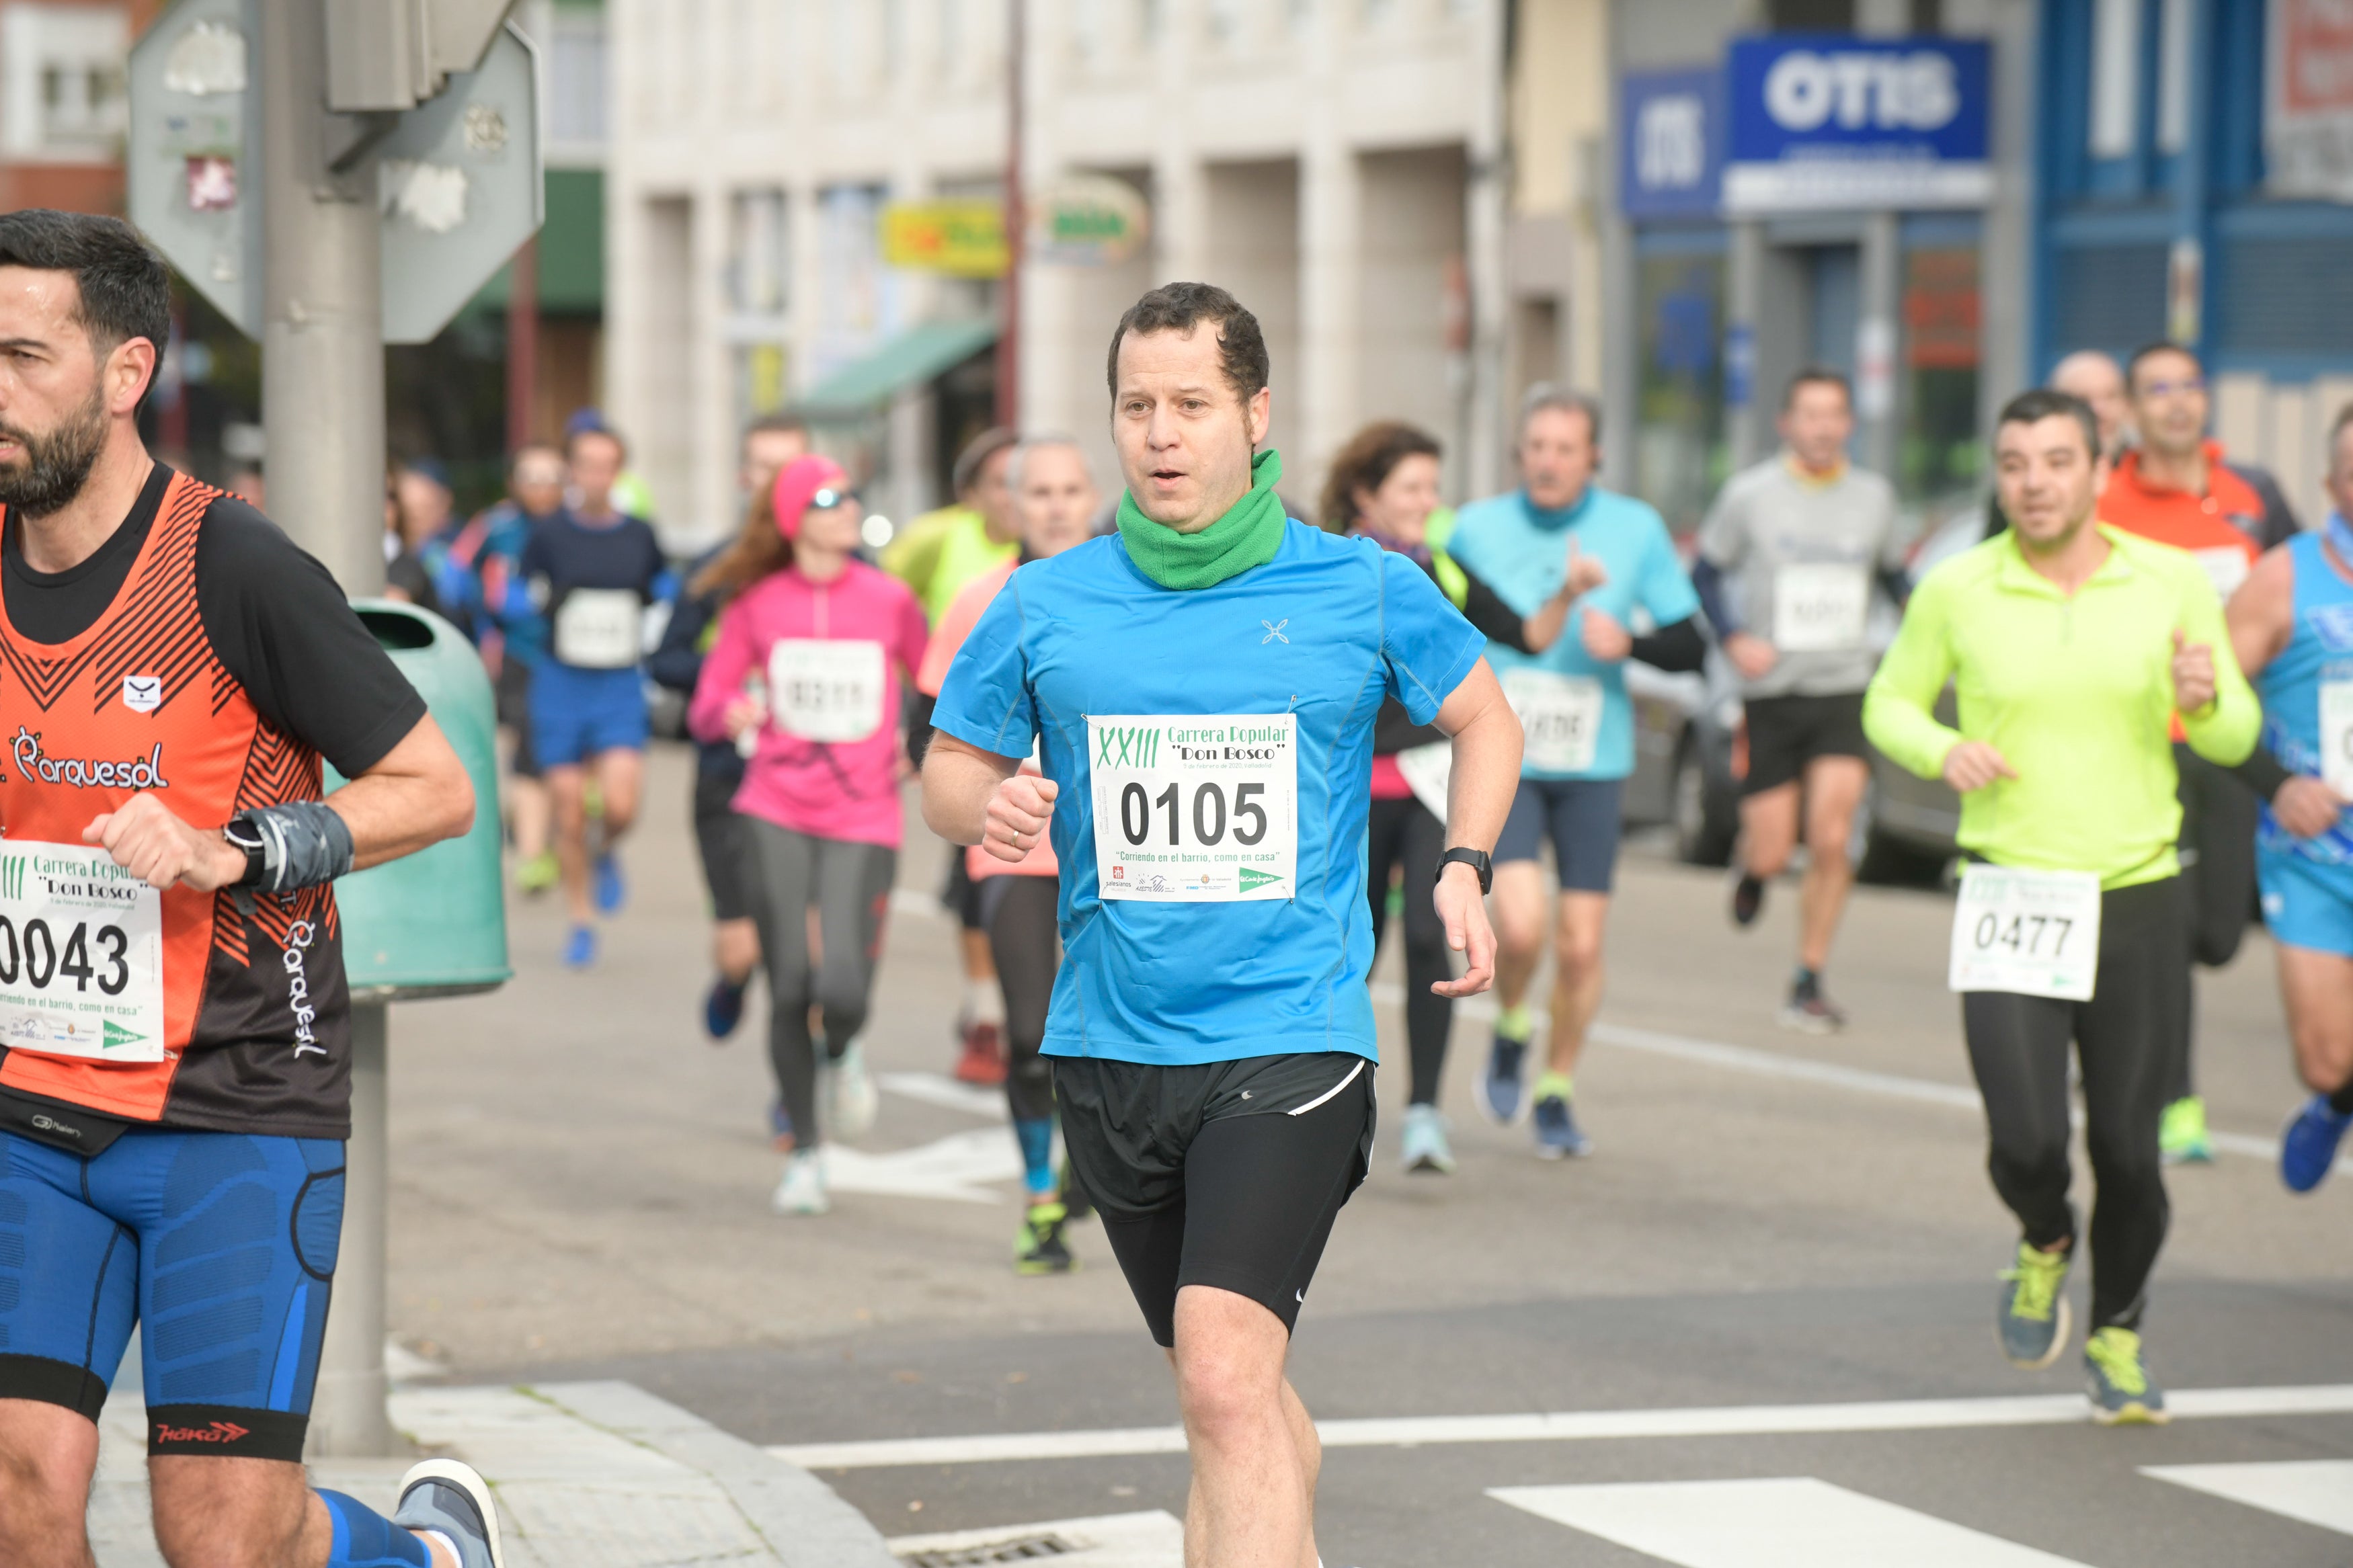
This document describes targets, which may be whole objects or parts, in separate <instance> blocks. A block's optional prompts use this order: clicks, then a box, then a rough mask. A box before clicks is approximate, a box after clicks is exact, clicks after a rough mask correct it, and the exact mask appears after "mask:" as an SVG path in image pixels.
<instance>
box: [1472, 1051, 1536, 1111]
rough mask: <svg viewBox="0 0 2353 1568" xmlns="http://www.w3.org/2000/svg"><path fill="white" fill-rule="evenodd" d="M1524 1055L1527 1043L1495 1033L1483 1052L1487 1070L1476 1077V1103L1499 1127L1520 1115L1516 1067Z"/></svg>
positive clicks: (1519, 1083)
mask: <svg viewBox="0 0 2353 1568" xmlns="http://www.w3.org/2000/svg"><path fill="white" fill-rule="evenodd" d="M1527 1058H1528V1043H1527V1041H1525V1040H1514V1039H1513V1038H1512V1037H1509V1036H1507V1035H1497V1036H1496V1037H1495V1043H1494V1045H1493V1047H1491V1048H1490V1049H1489V1050H1488V1052H1487V1070H1486V1072H1485V1073H1483V1074H1482V1075H1481V1077H1480V1079H1479V1103H1480V1104H1481V1105H1482V1106H1484V1107H1485V1108H1486V1111H1487V1114H1488V1116H1489V1117H1491V1118H1492V1119H1493V1121H1494V1122H1495V1124H1496V1125H1497V1126H1499V1127H1509V1126H1510V1125H1511V1124H1512V1123H1513V1122H1514V1121H1517V1120H1519V1115H1520V1092H1521V1088H1522V1085H1521V1081H1520V1069H1521V1068H1522V1067H1523V1066H1524V1065H1525V1063H1526V1061H1527Z"/></svg>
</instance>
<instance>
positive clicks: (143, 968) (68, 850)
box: [0, 842, 164, 1062]
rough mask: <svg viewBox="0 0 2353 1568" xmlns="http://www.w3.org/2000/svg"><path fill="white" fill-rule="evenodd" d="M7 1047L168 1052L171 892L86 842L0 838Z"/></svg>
mask: <svg viewBox="0 0 2353 1568" xmlns="http://www.w3.org/2000/svg"><path fill="white" fill-rule="evenodd" d="M0 1046H5V1047H8V1048H9V1049H10V1050H12V1051H32V1052H35V1053H37V1054H39V1055H42V1056H52V1057H84V1058H89V1059H90V1060H92V1061H102V1062H160V1061H162V1060H163V1059H164V895H163V894H162V893H160V892H158V891H157V890H156V889H153V888H151V887H149V886H148V885H147V884H146V883H144V882H142V881H141V880H139V879H137V878H136V877H133V876H132V874H131V873H130V872H128V871H126V870H124V869H123V868H121V867H120V866H118V865H116V864H115V863H114V858H113V857H112V856H111V855H109V854H108V853H107V852H106V851H105V850H103V849H96V848H84V847H80V846H79V845H66V844H36V843H29V842H27V843H0Z"/></svg>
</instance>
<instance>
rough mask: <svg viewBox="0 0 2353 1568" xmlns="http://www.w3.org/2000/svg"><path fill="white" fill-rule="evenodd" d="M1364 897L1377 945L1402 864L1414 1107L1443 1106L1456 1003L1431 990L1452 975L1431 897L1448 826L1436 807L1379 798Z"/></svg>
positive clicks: (1369, 841)
mask: <svg viewBox="0 0 2353 1568" xmlns="http://www.w3.org/2000/svg"><path fill="white" fill-rule="evenodd" d="M1366 840H1367V852H1366V857H1365V894H1366V898H1368V899H1370V900H1372V905H1373V946H1374V948H1375V949H1376V950H1377V949H1378V948H1379V947H1380V944H1381V932H1382V931H1383V929H1384V928H1385V927H1387V925H1388V916H1389V874H1390V872H1391V870H1392V869H1394V868H1398V867H1399V866H1402V867H1403V868H1404V884H1405V1037H1406V1044H1407V1046H1408V1047H1409V1048H1410V1050H1411V1051H1412V1054H1413V1099H1412V1100H1411V1102H1410V1103H1412V1104H1415V1105H1436V1104H1437V1103H1438V1080H1439V1079H1440V1077H1442V1076H1443V1075H1444V1074H1445V1071H1446V1036H1447V1032H1448V1030H1449V1029H1451V1027H1452V1026H1453V1023H1454V1004H1453V1003H1452V1002H1451V1001H1449V1000H1448V999H1447V998H1445V997H1443V996H1439V995H1434V994H1431V992H1430V987H1431V986H1432V985H1435V984H1439V983H1440V982H1441V981H1447V980H1451V979H1453V978H1454V971H1453V969H1452V967H1451V965H1449V964H1448V963H1447V961H1446V922H1445V921H1441V920H1440V919H1439V918H1438V906H1437V904H1436V903H1435V902H1433V901H1432V898H1431V895H1432V894H1434V893H1435V892H1436V891H1437V890H1438V858H1439V856H1440V855H1441V854H1443V853H1445V850H1446V825H1445V824H1444V823H1442V822H1440V821H1439V820H1438V818H1437V817H1436V816H1433V815H1431V813H1430V807H1428V806H1426V805H1422V804H1421V802H1420V801H1419V800H1416V799H1414V798H1413V797H1412V796H1410V795H1409V796H1407V797H1406V798H1405V799H1403V800H1377V801H1375V802H1373V809H1372V816H1371V818H1370V820H1369V822H1368V823H1367V826H1366Z"/></svg>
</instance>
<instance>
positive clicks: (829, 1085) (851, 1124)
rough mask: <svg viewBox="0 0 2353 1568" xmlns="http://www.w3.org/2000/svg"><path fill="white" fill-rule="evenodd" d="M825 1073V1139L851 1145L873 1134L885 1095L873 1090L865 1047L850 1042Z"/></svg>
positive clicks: (853, 1041)
mask: <svg viewBox="0 0 2353 1568" xmlns="http://www.w3.org/2000/svg"><path fill="white" fill-rule="evenodd" d="M824 1070H825V1084H824V1098H825V1132H826V1136H827V1137H828V1138H839V1139H840V1140H841V1141H842V1142H850V1141H852V1140H854V1139H859V1138H863V1137H865V1136H866V1135H867V1134H868V1133H869V1132H871V1131H874V1119H875V1117H876V1116H878V1115H880V1114H881V1110H882V1095H881V1091H880V1090H879V1089H876V1088H875V1087H874V1075H873V1074H871V1073H870V1072H868V1071H867V1070H866V1047H865V1046H864V1045H862V1044H861V1043H860V1042H859V1041H857V1040H852V1041H850V1042H849V1045H848V1046H846V1047H843V1048H842V1052H841V1055H840V1056H839V1058H836V1059H835V1060H834V1061H833V1062H832V1063H831V1064H830V1065H829V1066H828V1067H827V1068H825V1069H824Z"/></svg>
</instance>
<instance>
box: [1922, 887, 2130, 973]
mask: <svg viewBox="0 0 2353 1568" xmlns="http://www.w3.org/2000/svg"><path fill="white" fill-rule="evenodd" d="M2099 969H2100V879H2099V878H2097V877H2095V876H2094V875H2093V874H2092V873H2091V872H2089V871H2028V870H2023V869H2021V868H2018V867H2015V866H1988V865H1983V864H1976V865H1971V866H1969V867H1968V868H1966V869H1964V870H1963V871H1962V873H1961V896H1960V900H1959V902H1958V903H1957V905H1956V906H1955V908H1954V910H1953V955H1952V967H1951V970H1950V973H1949V977H1948V980H1947V984H1949V985H1950V986H1951V988H1952V989H1953V990H1955V991H2007V992H2010V993H2011V994H2015V995H2020V996H2051V997H2056V998H2058V999H2059V1000H2061V1001H2065V1002H2089V1001H2090V1000H2091V999H2092V986H2093V983H2094V981H2095V980H2097V978H2098V977H2099Z"/></svg>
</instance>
